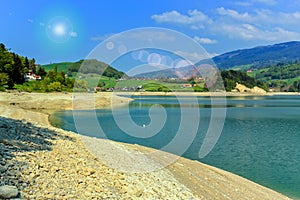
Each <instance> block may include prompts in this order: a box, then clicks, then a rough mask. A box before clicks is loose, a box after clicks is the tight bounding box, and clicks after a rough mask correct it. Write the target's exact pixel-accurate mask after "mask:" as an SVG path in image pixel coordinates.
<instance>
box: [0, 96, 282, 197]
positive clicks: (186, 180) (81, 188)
mask: <svg viewBox="0 0 300 200" xmlns="http://www.w3.org/2000/svg"><path fill="white" fill-rule="evenodd" d="M151 94H153V93H151ZM156 95H157V94H156ZM112 97H113V96H112V93H99V94H96V96H95V100H96V103H95V104H93V105H89V106H90V108H103V107H109V106H110V105H111V98H112ZM73 98H74V97H73V95H72V94H63V93H51V94H34V93H32V94H27V93H0V116H1V117H0V130H1V131H2V132H1V133H2V134H1V135H0V153H1V155H0V165H2V166H4V167H3V169H4V170H3V171H4V172H1V179H0V186H1V185H15V186H16V187H17V188H18V190H19V192H20V195H19V196H21V197H23V198H26V199H107V198H109V199H110V198H112V199H288V198H287V197H285V196H284V195H282V194H279V193H278V192H275V191H273V190H270V189H268V188H266V187H263V186H260V185H258V184H256V183H253V182H251V181H248V180H246V179H244V178H242V177H240V176H236V175H234V174H231V173H229V172H226V171H223V170H220V169H217V168H215V167H212V166H208V165H205V164H202V163H200V162H198V161H192V160H188V159H185V158H177V161H176V162H174V163H172V164H171V165H169V166H168V167H166V168H163V169H161V170H158V171H155V172H148V173H126V172H120V171H117V170H115V169H114V168H111V167H108V166H107V165H106V164H105V162H102V161H101V160H99V159H97V157H95V156H94V155H95V152H92V151H93V150H91V149H87V148H86V145H85V144H87V143H89V142H91V141H92V142H93V144H97V145H101V146H105V145H107V144H108V143H109V144H113V146H114V147H118V150H122V151H124V152H134V153H138V154H146V153H148V152H151V151H155V150H153V149H151V148H146V147H142V146H139V145H130V144H123V143H117V142H112V141H108V140H101V139H95V138H85V139H82V138H81V137H80V136H79V135H77V134H74V133H72V132H68V131H64V130H61V129H58V128H54V127H52V126H51V125H50V124H49V122H48V115H47V113H49V111H51V110H52V111H53V110H62V109H72V108H73V107H74V105H72V102H73ZM75 98H76V97H75ZM113 99H114V103H116V104H117V103H119V104H122V103H127V102H128V101H129V100H130V99H126V98H120V97H114V98H113ZM75 106H78V108H80V107H81V106H82V105H81V104H80V103H78V104H76V105H75ZM83 107H84V108H86V105H83ZM19 120H23V121H19ZM7 123H8V124H10V125H9V126H8V125H3V126H2V125H1V124H7ZM5 130H14V131H10V132H9V131H8V132H7V134H5V133H6V132H5ZM26 134H27V135H26ZM29 135H30V136H31V139H30V141H29V140H28V136H29ZM33 136H34V137H33ZM1 137H2V138H1ZM12 138H13V139H12ZM22 138H27V139H26V141H25V139H24V141H25V142H24V141H23V140H22ZM37 139H38V140H37ZM27 140H28V141H27ZM37 141H39V142H37ZM28 149H30V150H28ZM90 152H92V153H93V154H91V153H90ZM8 153H9V154H8ZM110 153H111V152H110ZM159 155H160V156H156V157H155V158H152V159H154V160H155V162H157V163H162V164H163V163H164V162H165V160H168V159H170V158H172V157H174V155H171V154H168V153H165V152H161V153H160V154H159ZM111 159H114V157H112V158H111ZM133 162H134V161H133ZM149 164H151V163H149Z"/></svg>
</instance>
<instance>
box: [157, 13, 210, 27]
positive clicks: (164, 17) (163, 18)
mask: <svg viewBox="0 0 300 200" xmlns="http://www.w3.org/2000/svg"><path fill="white" fill-rule="evenodd" d="M151 18H152V19H153V20H155V21H156V22H158V23H174V24H180V25H190V26H191V28H192V29H202V28H204V25H205V24H210V23H212V20H211V19H210V18H209V17H208V16H207V15H205V14H204V13H202V12H201V11H198V10H196V9H195V10H189V11H188V13H187V15H184V14H181V13H179V12H178V11H176V10H173V11H170V12H164V13H162V14H157V15H152V16H151Z"/></svg>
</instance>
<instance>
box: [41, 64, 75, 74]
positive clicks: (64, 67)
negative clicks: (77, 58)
mask: <svg viewBox="0 0 300 200" xmlns="http://www.w3.org/2000/svg"><path fill="white" fill-rule="evenodd" d="M71 64H73V63H72V62H61V63H53V64H47V65H42V66H41V67H43V68H44V69H45V71H46V72H49V71H51V70H53V69H54V67H55V66H57V71H58V72H62V71H63V72H65V73H68V69H69V67H70V65H71Z"/></svg>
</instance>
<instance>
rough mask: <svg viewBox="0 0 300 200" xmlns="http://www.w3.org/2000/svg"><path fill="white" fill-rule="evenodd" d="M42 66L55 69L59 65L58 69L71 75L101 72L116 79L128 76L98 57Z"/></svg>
mask: <svg viewBox="0 0 300 200" xmlns="http://www.w3.org/2000/svg"><path fill="white" fill-rule="evenodd" d="M42 67H43V68H45V69H46V71H50V70H53V69H54V67H57V69H58V71H63V72H65V73H66V74H69V75H70V76H71V75H72V74H73V73H74V72H75V73H77V72H79V73H83V74H88V73H91V74H93V73H97V74H101V75H102V76H106V77H110V78H116V79H119V78H121V77H124V76H126V74H125V73H123V72H121V71H118V70H117V69H115V68H113V67H111V66H110V65H108V64H106V63H104V62H100V61H98V60H96V59H90V60H80V61H78V62H61V63H53V64H47V65H43V66H42Z"/></svg>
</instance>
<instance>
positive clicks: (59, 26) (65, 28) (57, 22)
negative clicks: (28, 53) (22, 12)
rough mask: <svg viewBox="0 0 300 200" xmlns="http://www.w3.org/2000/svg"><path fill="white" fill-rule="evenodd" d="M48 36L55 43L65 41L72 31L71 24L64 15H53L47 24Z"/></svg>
mask: <svg viewBox="0 0 300 200" xmlns="http://www.w3.org/2000/svg"><path fill="white" fill-rule="evenodd" d="M46 31H47V35H48V37H49V38H50V39H51V40H52V41H54V42H56V43H65V42H67V41H68V40H69V39H70V37H72V36H73V35H72V34H73V33H75V32H74V31H73V25H72V23H71V22H70V21H69V19H68V18H66V17H62V16H60V17H55V18H53V19H51V20H50V21H49V23H48V25H47V30H46Z"/></svg>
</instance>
